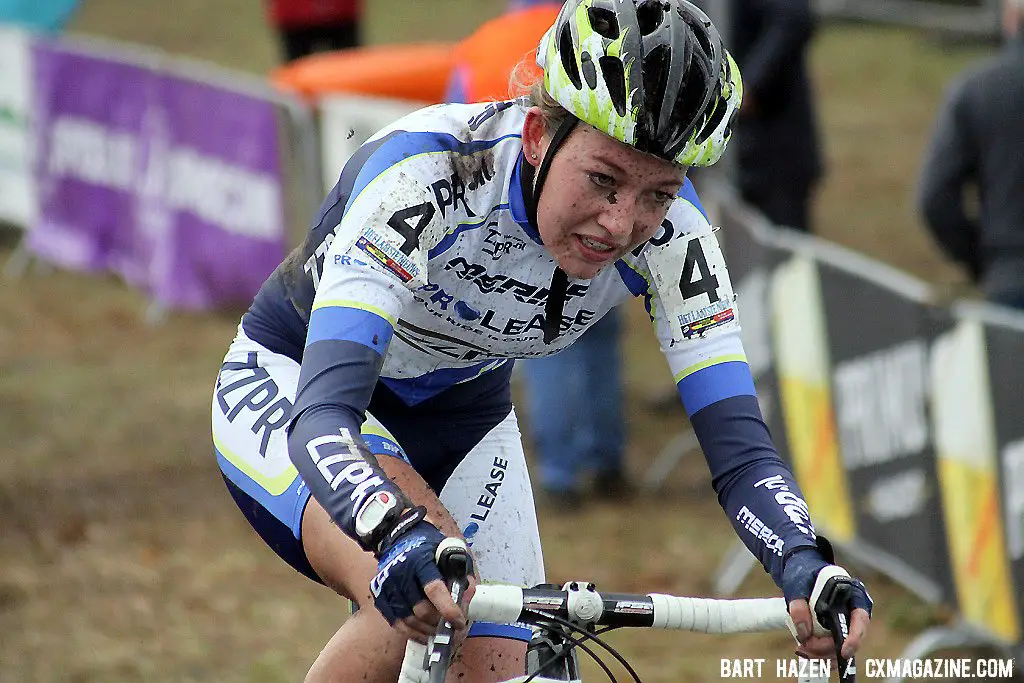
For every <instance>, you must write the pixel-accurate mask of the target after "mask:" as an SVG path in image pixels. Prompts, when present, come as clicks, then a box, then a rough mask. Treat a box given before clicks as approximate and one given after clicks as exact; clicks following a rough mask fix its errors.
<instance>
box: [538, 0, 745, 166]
mask: <svg viewBox="0 0 1024 683" xmlns="http://www.w3.org/2000/svg"><path fill="white" fill-rule="evenodd" d="M537 64H538V65H539V66H540V67H541V68H542V69H543V70H544V88H545V90H547V92H548V93H549V94H550V95H551V96H552V97H553V98H554V99H555V100H556V101H557V102H558V103H559V104H560V105H562V106H563V107H564V108H565V109H566V110H568V111H569V112H570V113H572V114H573V115H575V116H576V117H577V118H579V119H580V120H582V121H584V122H586V123H589V124H590V125H592V126H594V127H595V128H597V129H598V130H601V131H604V132H605V133H608V134H609V135H611V136H612V137H614V138H616V139H618V140H621V141H622V142H625V143H626V144H627V145H631V146H633V147H636V148H637V149H639V150H641V151H643V152H647V153H649V154H653V155H655V156H658V157H661V158H663V159H667V160H669V161H674V162H675V163H678V164H682V165H686V166H710V165H711V164H713V163H715V162H716V161H718V159H719V158H720V157H721V156H722V152H724V151H725V147H726V145H727V144H728V142H729V138H730V136H731V134H732V130H731V126H732V123H733V119H734V118H735V116H736V112H737V110H738V109H739V106H740V100H741V99H742V97H743V83H742V80H741V79H740V72H739V68H738V67H737V66H736V62H735V61H733V59H732V56H731V55H729V53H728V52H727V51H726V49H725V47H724V46H723V45H722V39H721V38H720V37H719V35H718V31H717V30H715V27H714V26H713V25H712V23H711V20H710V19H708V17H707V15H705V14H704V13H703V12H701V11H700V10H699V9H698V8H696V7H695V6H694V5H692V4H690V3H689V2H686V0H568V2H566V4H565V5H564V6H563V7H562V11H561V12H560V13H559V15H558V18H557V19H556V20H555V23H554V25H553V26H552V27H551V28H550V29H548V31H547V33H545V34H544V37H543V38H542V39H541V42H540V46H539V47H538V49H537Z"/></svg>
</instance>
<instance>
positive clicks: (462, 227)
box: [427, 204, 508, 259]
mask: <svg viewBox="0 0 1024 683" xmlns="http://www.w3.org/2000/svg"><path fill="white" fill-rule="evenodd" d="M507 208H508V204H498V205H497V206H495V207H493V208H492V209H491V210H490V211H488V212H487V213H486V214H485V215H484V217H483V218H481V219H480V221H479V222H477V223H459V224H458V225H456V226H455V229H454V230H453V231H451V232H450V233H448V234H447V235H445V236H444V239H442V240H441V241H440V242H438V243H437V246H435V247H434V248H433V249H431V250H430V251H429V252H427V258H428V259H432V258H434V257H435V256H438V255H440V254H443V253H444V252H446V251H448V249H450V248H451V246H452V245H453V244H455V240H456V239H458V237H459V235H461V234H462V233H464V232H465V231H466V230H475V229H477V228H479V227H481V226H483V225H484V224H486V223H487V222H488V221H489V220H491V214H492V213H494V212H495V211H501V210H502V209H507Z"/></svg>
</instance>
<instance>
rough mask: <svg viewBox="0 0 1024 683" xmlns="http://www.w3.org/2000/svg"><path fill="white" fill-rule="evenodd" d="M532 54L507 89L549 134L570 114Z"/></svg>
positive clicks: (523, 62) (516, 67)
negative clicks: (538, 117) (535, 110)
mask: <svg viewBox="0 0 1024 683" xmlns="http://www.w3.org/2000/svg"><path fill="white" fill-rule="evenodd" d="M1022 2H1024V0H1022ZM534 54H535V53H534V52H529V53H527V55H526V56H525V57H523V59H521V60H520V61H519V63H518V64H516V66H515V68H513V69H512V73H511V75H510V77H509V84H508V86H509V87H508V91H509V94H510V95H512V97H516V98H519V99H520V102H521V104H522V106H524V107H526V108H529V107H540V111H541V114H542V115H543V116H544V130H545V131H547V133H548V134H549V135H551V134H553V133H554V132H555V131H556V130H558V127H559V126H560V125H561V124H562V122H563V121H565V120H566V119H567V118H568V117H570V116H572V114H571V113H569V111H568V110H567V109H565V107H563V106H562V105H560V104H559V103H558V100H556V99H555V98H554V97H552V96H551V94H550V93H549V92H548V91H547V90H545V88H544V75H543V74H542V73H539V69H538V67H537V66H536V62H534Z"/></svg>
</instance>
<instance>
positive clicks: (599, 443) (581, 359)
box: [447, 0, 679, 510]
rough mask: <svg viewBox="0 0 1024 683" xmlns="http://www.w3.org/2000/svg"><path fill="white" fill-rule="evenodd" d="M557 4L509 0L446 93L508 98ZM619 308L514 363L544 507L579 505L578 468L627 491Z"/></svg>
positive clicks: (607, 490) (619, 494)
mask: <svg viewBox="0 0 1024 683" xmlns="http://www.w3.org/2000/svg"><path fill="white" fill-rule="evenodd" d="M561 7H562V0H512V1H511V2H510V3H509V6H508V12H507V13H506V14H505V15H504V16H501V17H498V18H497V19H494V20H492V21H489V22H487V23H486V24H484V25H483V26H481V27H480V29H478V30H477V32H476V33H474V34H473V35H471V36H469V37H468V38H467V39H466V40H464V41H463V42H462V43H461V44H460V45H459V46H458V47H457V48H456V53H455V67H454V69H453V72H452V80H451V83H450V85H449V88H448V94H447V97H448V100H449V101H451V102H487V101H490V100H504V99H507V98H508V96H509V82H510V79H515V80H519V79H524V80H525V79H528V78H529V72H531V71H533V72H535V71H536V67H535V66H532V64H533V62H535V61H536V54H535V51H536V46H537V43H538V42H539V41H540V38H541V36H542V35H543V34H544V31H546V30H547V28H548V27H549V26H551V23H552V22H553V21H554V19H555V17H556V16H557V15H558V11H559V10H560V9H561ZM524 57H525V59H524ZM533 76H534V77H535V76H536V73H533ZM620 315H621V313H620V312H619V311H618V310H617V309H612V310H611V311H609V312H608V314H607V315H605V316H604V317H603V318H601V320H599V321H598V322H597V323H595V324H594V325H593V326H592V327H591V328H590V329H589V330H587V333H586V334H584V335H583V336H582V337H581V338H580V339H579V340H578V341H577V342H576V343H574V344H573V345H572V346H570V347H569V348H567V349H565V350H564V351H563V352H561V353H558V354H556V355H553V356H548V357H546V358H534V359H530V360H526V361H523V362H521V363H519V364H518V365H517V369H518V371H519V377H520V378H521V379H522V384H523V389H524V400H525V403H526V414H527V416H528V422H529V425H530V436H531V440H532V441H533V445H534V453H535V456H536V460H537V464H538V467H537V474H538V477H539V479H540V482H539V483H540V490H539V491H538V502H539V503H541V504H542V505H544V506H545V507H547V508H550V509H557V510H572V509H576V508H579V507H580V506H581V505H582V503H583V501H584V494H583V476H584V475H585V474H590V475H593V485H592V492H593V494H594V495H595V496H597V497H599V498H604V499H612V500H615V499H623V498H625V497H627V496H628V495H629V494H630V493H631V486H630V483H629V481H628V479H627V477H626V474H625V462H624V461H625V450H626V425H625V416H624V415H623V407H622V372H621V365H622V360H621V350H620V343H619V340H620V335H621V327H622V323H621V321H620ZM673 393H674V392H673ZM673 400H674V403H675V404H676V405H678V403H679V399H678V398H677V397H673Z"/></svg>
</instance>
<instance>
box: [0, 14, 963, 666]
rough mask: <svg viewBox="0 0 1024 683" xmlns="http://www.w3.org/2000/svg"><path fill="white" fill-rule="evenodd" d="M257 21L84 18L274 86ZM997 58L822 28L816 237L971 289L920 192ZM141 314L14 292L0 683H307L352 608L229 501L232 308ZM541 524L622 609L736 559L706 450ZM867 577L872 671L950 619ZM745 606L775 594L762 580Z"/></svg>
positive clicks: (646, 430)
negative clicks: (220, 465) (213, 412)
mask: <svg viewBox="0 0 1024 683" xmlns="http://www.w3.org/2000/svg"><path fill="white" fill-rule="evenodd" d="M367 5H368V7H369V18H368V37H369V39H370V40H371V41H373V42H400V41H408V40H423V39H440V40H446V39H455V38H458V37H460V36H462V35H464V34H465V33H467V32H468V31H469V30H470V29H471V28H472V27H473V26H474V25H475V24H476V23H477V22H479V21H480V20H482V19H484V18H487V17H489V16H492V15H494V14H496V13H497V12H498V11H499V9H500V3H498V2H490V3H488V2H474V1H473V0H458V1H456V0H370V1H369V2H368V3H367ZM261 10H262V5H261V3H259V2H257V0H218V1H217V2H208V0H178V1H177V2H175V3H173V4H171V5H168V4H165V3H156V2H153V1H152V0H143V1H141V2H133V3H126V2H123V0H85V2H84V3H83V6H82V8H81V11H80V12H79V14H78V16H77V18H76V20H75V22H74V25H73V29H74V30H75V31H79V32H83V33H87V34H91V35H101V36H107V37H111V38H114V39H117V40H127V41H131V42H135V43H142V44H146V45H152V46H155V47H158V48H161V49H164V50H167V51H170V52H173V53H182V54H190V55H192V56H195V57H199V58H203V59H209V60H212V61H215V62H218V63H221V64H224V65H227V66H230V67H234V68H238V69H244V70H247V71H250V72H254V73H258V74H262V73H266V72H267V71H268V70H269V69H270V68H272V67H273V66H274V65H275V63H276V59H277V57H276V52H275V45H274V42H273V37H272V35H271V33H270V32H269V30H268V29H267V27H266V26H265V24H264V23H263V16H262V13H261ZM398 17H400V18H401V19H400V20H398V19H396V18H398ZM981 51H982V50H981V49H980V48H974V49H959V48H954V49H950V48H949V47H948V46H941V47H940V46H938V45H936V44H934V43H932V42H931V41H930V40H928V39H927V38H926V37H923V36H919V35H915V34H912V33H907V32H903V31H897V30H888V29H879V28H866V27H854V26H830V27H827V28H826V29H825V30H823V32H822V33H821V34H820V37H819V40H818V42H817V45H816V48H815V53H814V70H815V76H816V80H817V84H818V92H819V95H820V103H821V110H822V117H823V121H824V123H825V139H826V140H827V145H828V156H829V162H830V173H829V176H828V179H827V181H826V183H825V184H824V186H823V188H822V192H821V196H820V202H819V206H818V211H817V213H818V224H819V225H820V227H821V233H822V234H824V235H825V236H826V237H829V238H831V239H834V240H836V241H838V242H841V243H844V244H847V245H850V246H854V247H856V248H859V249H861V250H863V251H866V252H867V253H869V254H871V255H874V256H878V257H880V258H883V259H886V260H888V261H890V262H892V263H894V264H895V265H897V266H899V267H902V268H904V269H907V270H909V271H911V272H913V273H915V274H917V275H920V276H922V277H926V278H927V279H929V280H932V281H935V282H938V283H940V284H942V285H943V286H948V287H953V288H955V287H959V286H960V285H959V283H960V282H962V281H961V279H960V275H959V273H958V272H957V271H956V270H954V269H952V268H950V267H948V266H947V265H946V264H945V263H944V262H943V261H942V260H941V258H940V257H939V255H938V253H937V252H936V251H935V249H934V247H932V246H931V244H930V242H929V241H928V240H927V238H926V237H925V235H924V234H923V232H922V231H921V229H920V226H919V225H918V224H917V222H916V219H915V217H914V215H913V212H912V208H911V206H912V205H911V202H910V196H911V194H910V193H911V185H910V182H911V180H910V179H912V178H913V177H914V175H915V174H916V168H917V163H918V159H919V157H920V151H921V149H922V147H923V144H924V140H925V138H926V135H927V131H928V128H929V127H930V122H931V117H932V113H933V110H934V107H935V104H936V102H937V101H938V99H939V97H940V93H941V91H942V88H943V86H944V84H945V83H946V82H947V81H948V79H949V78H950V77H951V76H952V75H953V74H955V73H957V72H958V71H959V69H960V68H961V67H962V66H963V64H965V63H966V62H967V61H969V60H970V59H971V58H973V57H974V56H976V55H977V54H979V53H980V52H981ZM10 250H11V247H10V246H6V247H3V248H2V251H0V260H5V259H6V258H7V256H8V254H9V253H10ZM145 306H146V302H145V300H144V299H143V297H142V296H141V295H139V294H138V293H136V292H133V291H131V290H129V289H128V288H126V287H125V286H124V285H123V284H121V283H120V282H118V281H116V280H114V279H112V278H102V277H86V276H82V275H78V274H74V273H64V272H54V271H52V270H49V269H47V268H44V267H37V268H34V269H32V270H31V271H30V272H29V273H28V274H26V275H25V276H24V277H23V278H22V279H20V280H18V281H6V282H3V283H2V284H0V320H3V321H4V322H3V323H2V324H0V405H2V406H3V410H0V434H3V436H4V438H3V442H2V445H0V538H2V539H3V544H2V551H0V662H2V665H0V683H7V682H8V681H10V682H11V683H15V682H18V683H20V682H22V681H32V682H39V683H58V682H65V681H70V682H75V683H101V682H108V681H109V682H115V681H117V682H120V681H168V682H171V681H173V682H185V681H214V680H216V681H224V682H234V681H239V682H241V681H256V682H268V683H269V682H272V681H295V680H299V679H301V677H302V676H303V674H304V672H305V670H306V667H307V666H308V664H309V663H310V662H311V661H312V659H313V658H314V657H315V655H316V653H317V652H318V651H319V649H320V647H321V646H322V645H323V643H325V642H326V641H327V639H328V638H329V637H330V635H331V634H332V633H333V631H334V630H335V629H336V628H337V626H338V625H339V623H340V622H341V621H342V620H343V619H344V615H345V607H344V605H343V603H342V601H341V600H338V599H334V598H333V597H332V594H330V593H329V592H328V591H327V590H326V589H324V588H322V587H318V586H315V585H313V584H311V583H310V582H309V581H307V580H305V579H303V578H301V577H300V576H299V575H297V574H295V573H294V572H292V571H291V570H290V569H289V568H288V567H286V566H285V565H284V564H283V563H282V562H280V561H279V560H278V559H277V558H276V557H275V556H274V555H273V554H272V553H271V552H270V551H269V550H267V549H266V548H265V547H264V546H263V545H262V543H261V542H260V541H259V540H258V539H257V538H256V536H255V534H254V533H253V532H252V531H251V530H250V529H249V528H248V526H247V525H246V523H245V522H244V521H243V519H242V517H241V515H240V514H239V513H238V511H237V510H236V509H235V508H234V506H233V504H232V503H231V501H230V499H229V498H228V496H227V495H226V491H225V490H224V487H223V484H222V483H221V481H220V478H219V475H218V472H217V468H216V464H215V462H214V459H213V457H212V454H211V444H210V437H209V406H210V391H211V387H212V384H213V381H214V376H215V373H216V371H217V368H218V366H219V364H220V361H221V358H222V355H223V353H224V351H225V349H226V347H227V344H228V342H229V341H230V339H231V337H232V336H233V333H234V329H235V326H236V324H237V320H238V316H239V313H240V311H225V312H221V313H217V314H208V315H182V314H174V315H172V316H171V318H170V320H169V321H168V322H167V323H166V324H164V325H163V326H160V327H151V326H149V325H147V324H146V323H145V321H144V315H143V314H144V311H145ZM630 314H631V315H632V316H633V317H634V318H635V320H636V321H637V322H638V325H636V326H634V329H635V330H636V331H635V332H634V333H631V334H630V336H629V338H628V340H627V348H628V349H629V352H628V355H627V359H626V362H627V366H626V368H627V372H626V374H627V395H628V399H629V405H630V411H629V414H628V420H629V427H630V430H631V434H632V439H631V443H630V450H629V461H630V467H631V470H632V471H633V472H634V473H636V474H637V475H638V476H639V475H641V474H642V473H643V472H644V471H645V468H646V467H647V466H648V465H649V464H650V463H651V462H652V461H653V459H654V457H655V456H656V455H657V453H658V452H659V450H660V449H661V448H662V447H664V446H665V445H666V443H667V441H668V439H669V436H670V435H671V434H672V433H673V432H674V431H675V430H677V429H680V428H682V427H683V424H684V419H683V418H682V417H681V416H676V417H668V418H665V417H655V416H651V415H649V414H647V413H645V411H644V409H643V407H642V399H643V397H645V396H646V395H648V394H649V393H650V392H651V390H652V387H664V386H666V385H667V384H668V383H669V382H670V379H669V378H668V377H667V376H666V375H667V373H666V372H665V364H664V360H663V359H662V358H661V357H660V355H659V354H658V353H657V351H656V348H655V345H654V342H653V339H651V338H650V337H651V335H650V334H649V332H648V331H647V330H648V326H647V325H646V324H639V323H641V317H642V316H641V313H640V311H639V310H638V309H636V308H634V309H631V311H630ZM541 525H542V533H543V535H544V538H545V547H546V549H547V555H546V560H547V569H548V574H549V577H551V578H552V579H553V580H558V581H561V580H565V579H568V578H586V579H589V580H593V581H596V582H597V583H598V585H599V586H600V587H603V588H605V589H609V590H616V591H631V590H643V591H647V590H658V591H663V592H677V593H691V594H699V593H707V592H708V591H710V589H711V581H712V578H713V576H714V574H715V569H716V567H717V565H718V563H719V561H720V560H721V558H722V557H723V555H724V554H725V552H726V550H727V549H728V548H729V547H730V545H731V544H732V543H733V540H734V536H733V534H732V531H731V528H730V527H729V525H728V524H727V522H726V520H725V518H724V516H723V515H722V513H721V510H720V509H719V508H718V506H717V502H716V501H715V498H714V495H713V493H712V492H711V490H710V487H709V481H708V475H707V473H706V471H705V469H704V466H703V462H702V459H701V458H700V456H699V454H694V455H692V456H691V457H688V458H687V459H685V460H684V461H683V462H682V463H681V464H680V465H679V466H678V467H677V468H676V469H675V470H674V471H673V472H672V474H671V475H670V477H669V479H668V480H667V482H666V486H665V487H664V488H663V489H662V490H661V491H660V492H658V493H656V494H649V495H645V496H643V497H641V498H640V499H639V500H637V501H636V503H635V504H634V505H633V506H632V507H631V508H630V509H628V510H622V509H617V508H613V507H609V506H602V505H594V506H591V507H588V508H587V509H585V510H584V511H583V512H581V513H579V514H578V515H572V516H554V515H551V514H547V513H543V514H542V518H541ZM591 532H592V533H591ZM589 536H593V538H594V539H601V540H600V541H596V540H592V539H591V538H589ZM652 549H653V550H652ZM867 578H868V579H869V581H870V586H871V588H872V592H873V594H874V596H875V598H876V600H877V601H878V604H879V609H878V612H877V618H876V620H875V624H874V626H873V632H872V635H871V639H870V642H869V646H868V648H867V650H866V653H867V655H868V656H872V657H885V656H895V655H896V654H897V653H898V652H899V651H900V649H901V648H902V647H903V646H904V645H905V644H906V643H907V642H908V641H909V639H910V638H911V637H912V636H913V634H914V633H915V632H916V631H918V630H920V629H921V628H923V627H924V626H927V625H929V624H932V623H935V622H937V621H938V620H941V619H942V618H943V616H944V615H942V614H939V613H937V612H935V611H934V610H931V609H929V608H927V607H925V606H923V605H922V604H920V602H919V601H917V600H916V599H914V598H913V597H911V596H910V595H909V594H907V593H906V592H905V591H903V590H902V589H900V588H898V587H896V586H893V585H892V584H890V583H889V582H887V581H885V580H884V579H883V578H881V577H877V576H873V575H869V576H868V577H867ZM744 592H745V593H748V594H765V593H771V592H773V587H772V586H771V584H770V582H769V581H768V580H767V579H766V578H765V576H764V575H763V574H762V573H761V572H760V571H759V570H758V571H755V573H754V575H752V576H751V578H750V580H748V582H747V583H746V585H745V587H744ZM612 641H613V642H614V643H615V644H616V645H617V646H618V647H619V648H620V649H621V650H622V651H623V652H624V653H625V654H626V655H627V656H628V657H629V658H630V659H631V661H632V662H633V664H634V666H635V667H636V668H637V670H638V671H639V673H640V674H641V676H642V677H643V679H644V680H645V681H648V682H649V683H676V682H680V681H684V682H685V681H705V680H715V679H717V678H718V675H719V660H720V658H721V657H768V658H774V657H787V656H789V655H790V653H791V652H792V648H791V645H790V643H789V640H788V636H785V635H781V634H780V635H777V636H749V637H736V638H729V639H723V638H713V637H709V636H694V635H679V634H648V633H643V634H636V633H634V634H622V635H619V636H617V637H615V638H613V639H612ZM620 674H621V672H620ZM768 678H769V680H771V676H770V675H769V676H768ZM592 680H597V679H596V678H593V679H592ZM620 680H623V679H621V678H620Z"/></svg>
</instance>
